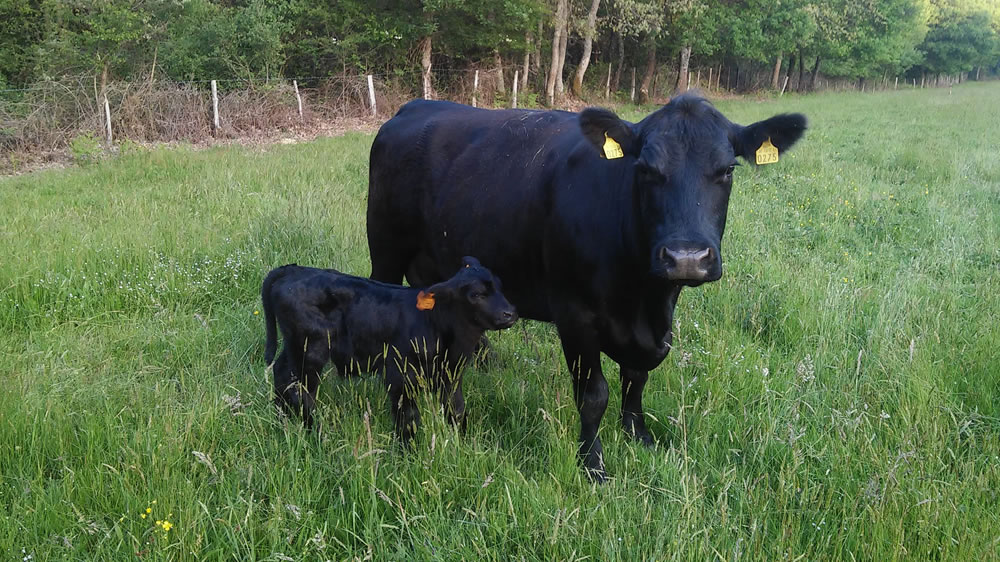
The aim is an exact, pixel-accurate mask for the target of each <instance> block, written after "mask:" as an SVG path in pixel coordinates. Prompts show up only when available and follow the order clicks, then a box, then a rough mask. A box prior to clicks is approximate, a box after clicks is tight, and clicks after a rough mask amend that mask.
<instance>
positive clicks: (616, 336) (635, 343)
mask: <svg viewBox="0 0 1000 562" xmlns="http://www.w3.org/2000/svg"><path fill="white" fill-rule="evenodd" d="M671 340H672V333H671V332H669V331H667V332H666V334H662V335H659V336H657V335H655V334H653V333H652V331H650V330H649V328H648V327H647V326H632V330H627V329H625V328H621V329H612V330H605V332H604V333H602V334H601V351H603V352H604V354H605V355H607V356H608V357H610V358H611V359H612V360H614V362H615V363H618V364H619V365H621V366H623V367H628V368H630V369H637V370H640V371H651V370H653V369H655V368H656V367H658V366H659V365H660V363H662V362H663V360H664V359H665V358H666V357H667V353H669V352H670V344H671Z"/></svg>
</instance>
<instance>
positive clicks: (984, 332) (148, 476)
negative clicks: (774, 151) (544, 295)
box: [0, 83, 1000, 561]
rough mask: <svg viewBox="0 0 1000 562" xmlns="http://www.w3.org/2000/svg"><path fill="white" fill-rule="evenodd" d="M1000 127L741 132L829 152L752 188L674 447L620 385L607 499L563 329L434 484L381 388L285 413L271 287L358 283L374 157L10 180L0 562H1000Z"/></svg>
mask: <svg viewBox="0 0 1000 562" xmlns="http://www.w3.org/2000/svg"><path fill="white" fill-rule="evenodd" d="M998 99H1000V84H996V83H994V84H985V85H977V84H967V85H962V86H960V87H956V88H955V89H954V92H953V93H949V91H948V90H945V89H940V90H923V91H905V92H904V91H900V92H886V93H879V94H819V95H813V96H808V97H796V96H786V97H784V98H783V99H781V100H770V101H762V102H758V101H726V102H721V103H719V104H718V105H719V106H720V108H721V109H722V110H723V112H725V113H726V114H727V115H728V116H729V117H730V118H732V119H733V120H735V121H738V122H743V123H748V122H750V121H753V120H757V119H760V118H764V117H767V116H769V115H771V114H773V113H777V112H781V111H801V112H804V113H806V114H807V115H808V116H809V118H810V125H811V128H810V130H809V132H808V133H807V135H806V137H805V139H804V140H803V141H801V142H800V143H799V145H798V146H797V147H796V148H795V150H794V151H793V152H791V153H788V155H787V156H783V158H782V161H781V162H780V163H779V164H778V165H774V166H767V167H761V168H758V169H755V168H752V167H750V166H744V167H742V168H740V169H739V170H738V172H737V179H736V187H735V188H734V191H733V198H732V203H731V206H730V214H729V229H728V232H727V234H726V238H725V241H724V246H723V258H724V260H725V268H726V269H725V275H724V277H723V279H722V280H721V281H719V282H717V283H713V284H711V285H707V286H703V287H701V288H697V289H688V290H685V291H684V292H683V293H682V294H681V298H680V302H679V304H678V313H677V318H678V324H677V329H676V332H675V334H676V335H675V346H676V347H675V349H674V351H673V352H672V353H671V354H670V355H669V356H668V358H667V360H666V361H665V362H664V364H663V365H662V366H661V367H660V368H659V369H657V370H656V371H655V372H654V373H653V376H652V377H651V378H650V384H649V385H648V386H647V388H646V400H645V405H646V409H647V411H648V412H649V420H648V421H649V425H650V429H651V431H652V432H653V433H654V435H655V436H656V437H657V438H658V440H659V446H658V447H656V448H655V449H646V448H643V447H641V446H640V445H638V444H635V443H633V442H631V441H629V440H628V439H626V438H625V436H624V434H623V432H622V431H621V430H620V429H619V426H618V423H617V412H618V409H619V407H620V385H619V383H618V377H617V374H616V371H617V367H615V366H614V365H613V364H612V363H611V362H607V363H606V364H605V367H606V373H607V374H608V379H609V382H610V384H611V388H612V399H611V403H610V404H609V408H608V415H607V416H606V417H605V420H604V424H603V429H602V436H603V439H604V446H605V453H606V459H607V465H608V470H609V473H610V475H611V476H612V478H613V480H612V481H611V482H610V483H608V484H606V485H603V486H597V487H595V486H593V485H591V484H590V483H588V482H587V480H586V479H585V477H584V475H583V473H582V471H581V470H580V469H579V468H578V466H577V463H576V460H575V450H576V436H577V432H578V421H577V415H576V410H575V408H574V406H573V402H572V397H571V391H570V381H569V376H568V373H567V372H566V367H565V365H564V363H563V358H562V354H561V352H560V350H559V345H558V339H557V337H556V335H555V331H554V329H553V328H552V327H551V326H548V325H544V324H537V323H526V322H519V323H518V324H517V325H516V326H515V327H514V328H513V329H511V330H508V331H506V332H504V333H502V334H500V335H499V336H497V337H495V338H494V339H493V341H494V344H495V345H494V347H495V349H496V350H497V360H496V361H495V362H494V363H493V364H492V365H491V366H490V367H488V368H473V369H470V370H469V371H468V372H467V373H466V389H465V392H466V399H467V401H468V405H469V416H470V417H469V422H470V423H469V431H468V432H467V433H466V434H465V435H458V434H456V433H455V432H454V431H453V430H452V429H451V428H450V427H448V425H447V424H446V423H445V422H444V420H443V417H442V416H441V415H435V414H434V413H433V412H432V410H433V409H434V406H433V401H432V400H431V398H430V397H426V399H425V400H424V402H423V404H422V411H423V412H424V426H423V428H422V430H421V433H420V435H419V436H418V442H417V447H416V450H415V452H413V453H411V454H405V453H403V452H402V451H400V450H399V449H398V447H397V446H396V445H395V443H394V438H393V436H392V429H391V423H390V419H389V415H388V412H387V409H386V407H385V402H384V401H385V391H384V390H383V389H382V388H381V386H380V384H379V383H378V381H377V380H373V379H365V380H353V381H352V380H341V379H339V378H338V377H335V376H332V374H331V376H329V377H327V380H326V382H325V383H324V385H323V387H322V388H321V396H320V403H321V411H320V416H321V419H322V420H323V424H324V432H323V433H322V434H321V435H315V434H308V433H306V432H304V431H302V429H301V427H300V426H299V425H298V424H297V423H295V422H289V421H286V420H282V419H280V418H279V417H278V416H277V415H276V412H275V410H274V409H273V408H272V406H271V389H270V381H269V378H268V377H269V373H268V372H267V371H266V370H265V365H264V363H263V343H264V341H263V340H264V336H263V321H262V318H261V316H260V315H258V311H259V302H258V301H259V286H260V281H261V279H262V276H263V275H264V274H265V273H266V272H267V271H268V270H269V269H270V268H272V267H273V266H276V265H280V264H283V263H287V262H293V261H294V262H298V263H300V264H309V265H317V266H324V267H335V268H338V269H341V270H343V271H346V272H349V273H355V274H361V275H367V274H368V272H369V265H368V252H367V245H366V242H365V225H364V208H365V197H366V190H367V159H368V147H369V145H370V142H371V140H372V137H371V136H370V135H363V134H349V135H346V136H344V137H340V138H331V139H322V140H318V141H315V142H310V143H307V144H300V145H281V146H273V147H271V148H268V149H266V150H257V149H250V148H233V147H229V148H216V149H210V150H202V151H193V150H186V149H158V150H153V151H148V152H141V153H135V154H130V155H127V156H122V157H119V158H116V159H114V160H110V161H105V162H101V163H97V164H93V165H91V166H89V167H85V168H72V169H67V170H56V171H46V172H39V173H34V174H31V175H26V176H21V177H17V178H8V179H0V209H2V210H3V211H2V215H0V216H2V218H0V247H2V248H3V252H2V260H0V353H2V357H3V361H2V362H0V380H2V382H3V386H2V388H0V558H3V559H4V560H13V559H19V560H22V559H23V560H27V559H28V558H27V557H28V556H31V557H32V559H33V560H40V561H44V560H57V559H59V560H61V559H70V560H129V559H143V560H196V559H198V560H327V559H329V560H342V559H351V558H359V559H365V558H370V559H373V560H386V559H402V560H416V559H444V560H457V559H468V560H480V559H489V560H522V559H523V560H536V559H541V560H560V561H561V560H580V559H588V560H628V561H633V560H652V559H656V560H665V559H683V560H708V559H719V560H728V561H734V560H744V559H747V560H778V559H793V560H849V559H859V560H892V559H913V560H928V559H935V560H937V559H949V560H989V559H996V558H998V557H1000V498H998V491H1000V457H998V455H1000V322H998V320H997V318H998V317H1000V112H998V111H997V108H998V106H997V100H998ZM640 115H641V114H640V113H639V112H631V113H624V114H623V116H625V117H629V118H633V119H635V118H638V117H639V116H640Z"/></svg>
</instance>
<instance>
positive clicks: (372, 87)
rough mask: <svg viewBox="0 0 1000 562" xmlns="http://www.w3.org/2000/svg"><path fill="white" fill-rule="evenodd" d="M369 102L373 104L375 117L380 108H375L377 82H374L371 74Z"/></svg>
mask: <svg viewBox="0 0 1000 562" xmlns="http://www.w3.org/2000/svg"><path fill="white" fill-rule="evenodd" d="M368 103H369V104H371V106H372V117H375V115H376V114H377V113H378V110H377V109H376V108H375V83H374V82H372V75H371V74H369V75H368Z"/></svg>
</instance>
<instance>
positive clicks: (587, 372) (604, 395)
mask: <svg viewBox="0 0 1000 562" xmlns="http://www.w3.org/2000/svg"><path fill="white" fill-rule="evenodd" d="M558 328H559V338H560V339H561V340H562V346H563V353H564V354H565V355H566V362H567V364H568V365H569V370H570V373H571V374H572V376H573V397H574V399H575V400H576V409H577V410H578V411H579V412H580V451H579V455H580V460H581V462H582V463H583V468H584V469H585V470H586V471H587V476H589V477H590V479H591V480H593V481H595V482H604V481H605V480H606V479H607V473H606V472H605V471H604V448H603V447H602V446H601V438H600V437H599V436H598V435H597V430H598V428H599V427H600V425H601V418H602V417H604V410H606V409H607V407H608V381H607V380H605V379H604V373H603V372H601V351H600V347H599V345H598V339H597V335H596V333H591V331H590V330H578V329H567V328H566V327H564V326H563V325H559V326H558Z"/></svg>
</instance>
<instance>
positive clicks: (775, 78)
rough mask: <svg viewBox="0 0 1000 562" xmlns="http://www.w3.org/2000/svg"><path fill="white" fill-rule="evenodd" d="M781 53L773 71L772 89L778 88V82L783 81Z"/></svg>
mask: <svg viewBox="0 0 1000 562" xmlns="http://www.w3.org/2000/svg"><path fill="white" fill-rule="evenodd" d="M781 55H782V54H781V53H778V58H777V59H775V61H774V72H772V73H771V89H772V90H777V89H778V84H779V83H780V81H781Z"/></svg>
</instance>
